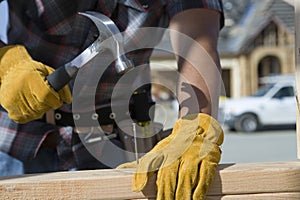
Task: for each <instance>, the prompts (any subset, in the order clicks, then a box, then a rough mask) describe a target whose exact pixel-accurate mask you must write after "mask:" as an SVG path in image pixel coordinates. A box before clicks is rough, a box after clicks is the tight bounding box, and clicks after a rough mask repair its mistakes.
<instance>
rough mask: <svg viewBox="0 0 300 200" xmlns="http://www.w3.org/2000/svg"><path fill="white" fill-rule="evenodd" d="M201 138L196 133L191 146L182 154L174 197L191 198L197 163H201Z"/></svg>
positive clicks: (196, 177)
mask: <svg viewBox="0 0 300 200" xmlns="http://www.w3.org/2000/svg"><path fill="white" fill-rule="evenodd" d="M202 141H203V138H202V136H201V135H197V136H196V137H195V139H194V141H193V144H192V145H191V147H190V148H189V149H188V150H187V151H186V152H185V153H184V154H183V155H182V158H181V159H180V160H181V163H180V168H179V172H180V173H179V174H178V180H177V190H176V199H191V198H192V191H193V190H194V188H195V187H196V184H197V180H198V178H199V177H198V176H199V165H200V164H201V159H202V157H200V153H201V151H200V150H201V148H202Z"/></svg>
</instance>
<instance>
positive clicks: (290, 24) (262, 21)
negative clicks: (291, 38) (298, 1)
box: [219, 0, 294, 54]
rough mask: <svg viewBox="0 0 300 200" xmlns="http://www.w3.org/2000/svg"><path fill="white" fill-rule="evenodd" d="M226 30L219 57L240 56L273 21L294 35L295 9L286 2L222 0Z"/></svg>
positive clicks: (221, 35) (283, 0)
mask: <svg viewBox="0 0 300 200" xmlns="http://www.w3.org/2000/svg"><path fill="white" fill-rule="evenodd" d="M223 2H224V14H225V18H226V21H225V27H224V28H223V29H222V31H221V33H220V38H219V52H220V54H238V53H241V52H243V51H244V50H245V47H247V44H249V43H251V42H252V40H253V39H254V38H255V37H256V36H257V35H258V34H259V33H260V32H261V30H262V29H263V28H265V27H266V26H267V25H268V24H269V23H270V22H271V21H274V22H276V23H277V24H280V25H281V26H282V27H284V28H285V30H286V31H287V32H288V33H290V34H293V33H294V8H293V6H292V5H291V4H290V3H288V2H286V1H285V0H263V1H262V0H223Z"/></svg>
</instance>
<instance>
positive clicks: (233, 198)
mask: <svg viewBox="0 0 300 200" xmlns="http://www.w3.org/2000/svg"><path fill="white" fill-rule="evenodd" d="M250 199H251V200H299V199H300V193H299V192H295V193H266V194H244V195H225V196H207V198H206V200H250Z"/></svg>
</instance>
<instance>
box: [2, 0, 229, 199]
mask: <svg viewBox="0 0 300 200" xmlns="http://www.w3.org/2000/svg"><path fill="white" fill-rule="evenodd" d="M1 4H6V5H8V15H9V17H8V18H7V21H6V22H5V23H4V24H5V26H4V27H2V28H3V29H4V30H5V31H6V34H7V35H6V37H1V38H5V39H4V41H3V40H2V41H1V42H0V47H1V49H0V80H1V87H0V103H1V106H2V107H1V115H0V128H1V130H2V131H1V139H0V150H1V151H2V152H4V153H7V154H9V155H10V156H12V157H14V158H16V159H19V160H21V161H22V162H23V165H24V171H25V173H37V172H50V171H61V170H72V169H91V168H92V169H99V168H107V167H109V166H107V165H105V164H104V163H102V162H100V161H98V160H97V159H95V158H93V156H91V155H89V154H88V152H87V151H86V150H85V149H84V148H83V146H82V145H80V143H81V141H80V140H78V134H82V132H83V129H81V128H82V127H76V126H74V122H73V120H74V119H72V117H74V115H73V114H74V113H73V114H72V106H71V102H72V96H73V99H74V96H75V94H72V92H71V91H73V84H74V81H75V80H76V78H74V79H73V80H72V81H71V82H70V83H69V84H68V85H67V86H65V87H64V88H63V89H61V90H59V91H55V90H53V89H52V88H51V87H50V86H49V84H48V82H47V80H46V77H47V76H48V75H49V74H51V73H52V72H53V71H54V69H56V68H58V67H59V66H62V65H63V64H65V63H67V62H69V61H70V60H72V59H73V58H74V57H75V56H77V55H78V54H80V53H81V52H82V51H83V50H84V49H86V48H87V47H88V46H89V45H90V44H91V43H93V42H94V40H95V38H97V37H98V35H99V34H101V33H99V32H97V29H96V27H95V26H94V25H93V23H92V22H91V21H90V20H89V19H88V18H86V17H84V16H80V15H78V12H79V11H80V12H84V11H97V12H99V13H102V14H104V15H106V16H108V17H109V18H110V19H112V20H113V21H114V22H115V24H116V25H117V26H118V28H119V29H120V31H122V32H123V31H124V32H125V34H126V35H129V36H130V37H129V38H130V39H131V40H132V41H134V39H141V38H143V37H145V38H147V37H152V36H151V35H150V36H149V35H147V33H144V34H145V35H144V36H142V37H141V36H140V35H139V37H138V36H136V35H135V31H136V30H138V28H142V27H163V28H167V27H168V28H169V29H170V30H171V31H170V32H171V42H172V46H173V49H174V52H178V55H177V57H176V58H177V61H178V69H179V73H180V75H181V76H182V77H185V78H181V79H180V80H179V83H178V88H179V90H178V101H179V104H180V108H181V110H180V114H179V119H178V121H177V122H176V123H175V125H174V128H173V131H172V133H171V134H170V136H168V137H166V138H165V139H163V140H162V141H160V142H159V143H158V144H157V145H156V146H155V147H154V148H153V149H152V150H151V151H150V152H149V153H147V154H145V156H143V157H142V158H140V160H139V164H138V165H136V162H135V163H130V162H129V163H125V164H122V165H120V166H119V167H118V168H126V167H136V169H137V171H136V173H135V174H134V176H133V177H134V181H133V190H134V191H140V190H142V189H143V188H144V186H145V184H146V183H147V180H148V178H149V176H151V175H152V174H154V173H157V174H158V176H157V186H158V193H157V198H158V199H203V198H204V196H205V194H206V192H207V189H208V187H209V185H210V183H211V181H212V179H213V177H214V174H215V171H216V166H217V164H218V162H219V161H220V156H221V151H220V149H219V146H220V145H221V143H222V141H223V131H222V128H221V126H220V125H219V124H218V122H217V121H216V120H215V119H216V118H217V112H218V97H219V93H220V85H221V79H220V69H221V68H220V62H219V56H218V52H217V41H218V33H219V30H220V29H221V28H222V26H223V21H224V17H223V13H222V2H221V0H210V1H179V0H178V1H171V0H148V1H144V0H139V1H130V0H129V1H121V0H119V1H103V0H99V1H96V0H84V1H83V0H82V1H81V0H76V1H66V0H47V1H44V0H30V1H23V0H19V1H10V0H7V1H5V0H4V1H1ZM1 20H5V18H2V19H1ZM1 24H3V23H2V22H1ZM178 32H179V33H182V34H185V35H187V36H188V37H189V38H191V40H192V41H193V43H192V44H191V45H186V44H185V41H184V40H181V37H180V36H178V34H176V33H178ZM158 41H159V40H158ZM197 45H200V46H201V47H203V48H204V49H205V51H206V52H207V53H208V55H209V56H207V57H209V58H210V59H211V60H212V61H213V62H212V63H211V62H210V61H211V60H210V59H208V58H201V57H199V55H198V53H197V52H196V51H195V49H197V47H196V46H197ZM151 53H152V50H151V49H139V50H135V51H133V52H129V53H128V55H127V56H128V57H129V58H130V59H131V60H132V62H133V63H134V66H141V65H144V64H147V65H148V64H149V59H150V56H151ZM190 60H192V62H189V61H190ZM111 66H112V67H108V68H107V69H106V70H105V72H104V75H103V76H102V77H101V79H100V81H99V85H98V86H97V92H96V94H95V101H96V108H97V114H98V115H99V116H100V117H99V124H100V125H99V126H100V127H97V128H100V129H101V130H102V131H104V132H105V134H106V135H108V136H111V137H109V138H110V140H111V141H112V142H113V143H114V144H116V145H117V146H120V147H121V146H122V144H121V142H120V141H119V137H118V134H117V133H116V132H115V130H116V128H115V123H114V121H112V120H113V119H112V118H111V117H110V114H111V110H109V108H107V107H109V105H110V98H111V95H112V91H113V89H114V86H115V84H116V83H117V82H118V80H119V79H120V75H118V74H117V73H116V71H115V69H114V68H113V65H111ZM147 71H148V72H149V70H145V72H144V73H145V74H146V73H147ZM145 74H144V75H145ZM187 80H188V81H187ZM186 85H189V86H192V87H186ZM190 88H192V91H190ZM150 90H151V87H150V85H146V86H143V87H142V90H141V91H142V92H146V94H147V96H148V97H149V98H150V97H151V94H150ZM189 92H192V93H195V94H196V95H193V99H192V101H191V99H190V96H189V95H187V94H188V93H189ZM189 102H196V105H195V104H194V103H192V104H191V103H189ZM149 103H150V104H151V103H152V102H151V99H149ZM51 109H54V110H55V113H54V116H56V118H55V120H54V122H53V120H51V116H50V117H49V116H48V115H47V114H48V113H49V112H50V111H51ZM57 113H58V114H59V115H57ZM80 114H81V115H85V114H86V113H80ZM57 116H59V117H57ZM70 116H71V120H69V119H70ZM58 118H59V119H58ZM61 119H64V120H61ZM65 119H66V120H65ZM97 120H98V118H97ZM88 130H89V131H90V130H91V129H88ZM86 133H87V132H86ZM105 153H107V154H109V153H110V152H105Z"/></svg>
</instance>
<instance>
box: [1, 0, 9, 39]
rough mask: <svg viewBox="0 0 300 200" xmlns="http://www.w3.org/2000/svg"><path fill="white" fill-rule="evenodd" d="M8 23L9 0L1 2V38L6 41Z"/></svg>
mask: <svg viewBox="0 0 300 200" xmlns="http://www.w3.org/2000/svg"><path fill="white" fill-rule="evenodd" d="M7 23H8V13H7V2H6V1H2V2H1V3H0V39H1V40H2V41H3V42H6V40H7V39H6V30H7Z"/></svg>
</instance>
